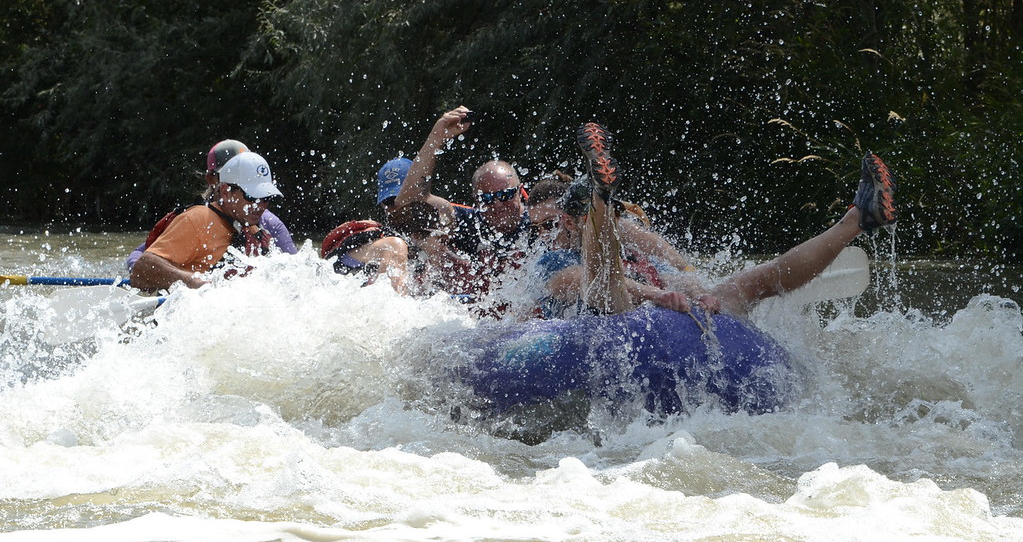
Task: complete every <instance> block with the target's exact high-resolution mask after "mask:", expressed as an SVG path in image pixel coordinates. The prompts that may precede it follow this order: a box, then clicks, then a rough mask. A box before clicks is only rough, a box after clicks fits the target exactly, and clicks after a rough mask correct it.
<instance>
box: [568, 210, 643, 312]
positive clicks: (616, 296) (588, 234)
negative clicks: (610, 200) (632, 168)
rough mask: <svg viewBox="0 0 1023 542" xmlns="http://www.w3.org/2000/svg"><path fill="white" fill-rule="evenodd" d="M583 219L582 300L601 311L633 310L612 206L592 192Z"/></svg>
mask: <svg viewBox="0 0 1023 542" xmlns="http://www.w3.org/2000/svg"><path fill="white" fill-rule="evenodd" d="M583 220H584V224H583V227H582V243H583V246H582V252H583V278H582V284H581V286H582V290H581V293H582V299H583V302H584V303H586V305H587V306H589V307H590V308H593V309H595V310H597V311H600V312H601V313H604V314H618V313H621V312H625V311H628V310H632V309H634V308H635V304H634V303H633V302H632V296H630V295H629V292H628V289H627V285H626V282H625V270H624V267H623V264H622V257H621V243H620V241H619V239H618V228H617V225H616V224H617V221H616V220H615V214H614V209H613V208H612V207H611V206H610V205H607V204H606V203H605V202H604V200H603V199H601V198H600V197H599V196H597V195H596V194H594V196H593V202H592V206H591V207H590V212H589V214H587V216H586V217H585V218H584V219H583Z"/></svg>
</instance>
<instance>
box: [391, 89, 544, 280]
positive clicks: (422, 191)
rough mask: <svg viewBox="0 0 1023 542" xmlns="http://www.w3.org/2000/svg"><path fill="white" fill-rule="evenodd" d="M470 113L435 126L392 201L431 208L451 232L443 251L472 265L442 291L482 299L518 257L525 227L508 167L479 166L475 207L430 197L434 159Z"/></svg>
mask: <svg viewBox="0 0 1023 542" xmlns="http://www.w3.org/2000/svg"><path fill="white" fill-rule="evenodd" d="M469 113H470V111H469V110H468V109H467V108H465V107H462V106H460V107H457V108H455V109H453V110H451V111H448V112H446V113H444V115H442V116H441V117H440V119H438V120H437V122H436V123H434V126H433V129H432V130H431V131H430V134H429V136H427V138H426V142H425V143H423V146H422V148H421V149H420V150H419V153H418V154H417V155H416V157H415V159H414V160H413V162H412V165H411V167H410V169H409V172H408V176H407V177H406V178H405V181H404V182H403V183H402V185H401V190H400V192H399V193H398V196H397V198H396V199H395V206H396V207H403V206H405V205H408V204H410V203H413V202H416V201H419V202H424V203H427V204H429V205H431V206H433V207H435V208H436V209H437V210H438V211H439V212H440V214H441V218H442V219H443V221H444V222H445V223H450V224H452V225H453V228H452V230H451V232H450V235H449V236H448V237H447V241H448V245H449V246H450V247H451V249H452V250H454V251H455V252H457V253H459V254H462V255H464V258H463V259H464V260H465V261H468V262H471V265H470V266H468V267H465V268H464V269H463V271H462V274H461V276H459V277H458V281H456V283H453V284H450V285H448V286H447V287H446V288H445V290H447V291H448V292H449V293H453V294H474V295H475V294H482V293H485V292H486V291H487V290H488V289H489V287H490V280H491V279H493V278H494V277H496V276H498V275H500V274H501V273H502V272H503V271H504V269H505V268H506V266H509V265H513V263H514V262H513V260H514V259H515V258H516V257H518V256H521V255H522V254H523V250H522V249H523V245H524V243H520V241H524V237H525V236H524V235H522V233H523V232H524V231H525V230H526V228H527V226H528V225H529V216H528V215H527V214H526V209H525V205H524V199H525V198H526V192H525V190H524V189H523V188H522V183H521V181H520V180H519V176H518V173H517V172H516V171H515V168H514V167H512V165H511V164H509V163H507V162H504V161H500V160H493V161H490V162H487V163H485V164H483V165H482V166H480V167H479V168H478V169H477V170H476V172H475V173H474V174H473V176H472V186H473V192H474V194H475V199H476V205H475V206H474V207H467V206H465V205H458V204H454V203H451V202H450V201H448V200H446V199H444V198H442V197H440V196H437V195H435V194H434V193H433V175H434V170H435V168H436V165H437V155H438V154H439V153H440V152H441V151H442V149H443V148H444V146H445V145H447V143H448V142H449V141H451V140H452V139H454V138H456V137H458V136H459V135H461V134H463V133H464V132H465V131H466V130H468V129H469V127H470V125H471V124H472V121H471V120H470V119H469Z"/></svg>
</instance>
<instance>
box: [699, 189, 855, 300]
mask: <svg viewBox="0 0 1023 542" xmlns="http://www.w3.org/2000/svg"><path fill="white" fill-rule="evenodd" d="M859 220H860V210H859V209H857V208H856V207H853V208H852V209H849V211H847V212H846V214H845V216H843V217H842V219H841V220H839V221H838V223H837V224H835V225H834V226H832V227H830V228H828V229H827V230H826V231H825V232H824V233H821V234H820V235H818V236H816V237H814V238H812V239H810V240H808V241H804V242H803V243H800V244H799V245H797V246H796V247H794V248H792V249H790V250H789V251H788V252H786V253H784V254H782V255H781V256H778V257H777V258H775V259H773V260H771V261H769V262H765V263H762V264H760V265H757V266H755V267H752V268H750V269H747V270H745V271H741V272H739V273H736V274H735V275H733V276H731V277H729V278H728V279H727V280H726V281H725V282H723V283H721V284H718V285H717V286H715V287H714V288H713V289H712V290H711V295H713V296H715V297H717V299H718V301H720V302H721V308H722V310H724V311H725V312H729V313H732V314H745V313H746V312H748V311H749V310H750V309H751V308H753V306H754V305H756V303H757V302H758V301H761V300H764V299H767V298H768V297H772V296H776V295H780V294H782V293H785V292H790V291H792V290H795V289H796V288H799V287H800V286H803V285H804V284H806V283H808V282H810V281H811V280H813V279H814V277H816V276H817V275H819V274H821V272H822V271H824V269H825V268H826V267H827V266H828V265H829V264H830V263H831V262H832V261H834V260H835V258H837V257H838V254H839V253H840V252H842V249H844V248H845V247H846V245H848V244H849V242H850V241H852V240H853V239H855V238H856V237H857V236H858V235H859V234H860V233H862V232H863V230H862V229H860V226H859Z"/></svg>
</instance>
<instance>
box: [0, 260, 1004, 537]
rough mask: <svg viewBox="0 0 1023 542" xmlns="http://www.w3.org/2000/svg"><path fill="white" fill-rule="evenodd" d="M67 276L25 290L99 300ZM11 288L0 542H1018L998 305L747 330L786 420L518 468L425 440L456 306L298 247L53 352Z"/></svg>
mask: <svg viewBox="0 0 1023 542" xmlns="http://www.w3.org/2000/svg"><path fill="white" fill-rule="evenodd" d="M128 245H129V246H130V243H128ZM58 250H59V249H58ZM70 252H71V254H65V253H57V254H56V255H55V253H54V251H52V250H51V251H50V252H49V253H48V254H50V256H49V257H48V258H47V259H48V260H49V262H48V263H47V265H52V266H53V267H51V268H49V269H48V270H47V272H56V271H63V272H64V274H75V273H88V272H90V271H91V272H93V273H95V274H97V275H99V274H104V273H106V274H111V273H114V272H116V271H111V270H112V269H116V268H115V264H114V263H111V262H112V257H110V256H106V257H105V258H108V259H109V260H110V261H107V260H104V259H102V258H100V259H99V260H93V261H96V262H98V263H95V264H90V263H83V261H82V260H81V257H80V256H79V255H78V254H75V253H74V251H73V250H72V251H70ZM116 252H117V251H116V250H113V251H111V253H116ZM89 265H95V267H89ZM17 288H18V287H6V288H3V289H0V300H2V302H3V305H2V310H3V312H2V317H3V330H2V335H0V345H2V347H3V351H2V352H0V360H2V365H0V371H2V374H3V377H4V379H5V382H4V387H3V388H2V390H0V412H3V413H4V415H3V416H2V417H0V476H3V479H4V480H5V482H6V483H5V484H4V487H3V489H0V521H2V523H0V531H3V532H6V533H7V534H0V538H12V539H17V538H24V539H26V540H72V539H74V540H79V539H81V538H83V537H85V536H87V537H92V538H97V539H99V538H102V539H118V540H152V539H154V537H155V538H159V539H161V540H253V541H256V540H268V539H281V540H331V539H340V538H356V539H367V540H373V539H380V540H394V539H408V540H427V539H479V538H491V539H515V540H519V539H538V540H622V539H670V540H706V539H720V540H750V539H775V538H778V539H791V540H807V541H817V540H820V541H824V540H866V539H878V540H881V539H884V540H909V539H918V538H917V537H922V538H921V539H923V538H928V539H933V540H1011V539H1021V538H1023V519H1021V518H1023V493H1021V491H1020V489H1019V488H1021V487H1023V467H1020V465H1021V464H1023V446H1020V439H1019V438H1018V435H1020V434H1021V431H1023V407H1021V406H1020V405H1021V404H1023V402H1021V391H1020V390H1023V382H1021V378H1023V371H1020V365H1021V363H1023V335H1021V329H1023V316H1021V313H1020V308H1019V306H1018V305H1017V304H1016V303H1015V302H1014V301H1012V300H1010V299H1008V298H1005V297H997V296H994V295H987V294H982V295H974V296H973V297H972V299H970V300H969V302H968V303H965V304H964V305H962V306H960V307H959V308H957V309H955V310H954V311H952V312H951V313H950V316H949V317H948V318H939V317H937V316H935V315H933V314H932V313H930V312H928V311H925V310H920V309H899V308H885V309H880V310H873V311H870V312H871V313H870V314H864V315H860V316H858V315H857V313H860V312H862V309H863V307H862V306H860V307H858V306H857V305H856V304H854V303H836V304H835V305H833V306H832V305H829V307H827V308H826V309H825V310H810V311H804V310H801V309H800V308H799V307H790V306H786V305H785V303H784V301H783V300H779V301H778V302H777V303H772V304H765V305H764V306H763V307H761V309H760V310H758V311H757V312H756V313H755V314H754V316H753V318H754V321H755V323H756V324H757V325H758V326H759V327H761V328H762V329H764V330H765V331H768V332H769V333H770V334H771V335H773V336H774V337H776V338H777V339H778V340H779V341H780V342H782V343H783V344H784V345H785V346H786V347H787V348H788V349H789V350H790V351H791V352H792V354H793V356H794V359H795V363H796V365H797V369H798V371H799V373H800V376H801V382H802V384H803V387H802V391H801V393H800V395H799V397H798V399H797V400H796V401H795V402H794V404H793V405H792V406H791V408H789V409H785V410H782V411H780V412H776V413H770V414H765V415H758V416H751V415H746V414H727V413H725V412H722V411H721V410H720V409H717V408H715V407H714V406H713V405H705V406H702V407H699V408H696V409H695V410H693V411H691V412H688V413H686V414H685V415H682V416H675V417H668V418H653V417H650V416H644V415H642V414H637V413H636V412H635V411H629V412H630V413H629V414H628V415H627V416H625V417H623V416H621V415H616V414H615V413H614V412H613V411H611V410H607V409H604V408H593V409H592V410H586V409H584V410H583V411H582V412H581V413H579V416H581V417H582V418H583V419H584V422H585V425H586V426H585V428H582V429H579V428H574V429H573V428H566V429H564V430H561V431H558V432H555V433H554V434H553V435H551V437H550V438H548V439H546V440H543V441H542V442H540V443H538V444H536V445H527V444H524V443H523V442H520V441H517V440H514V439H509V438H505V437H502V436H501V433H500V431H495V427H496V426H495V425H494V424H489V423H474V421H478V420H474V418H473V416H472V415H471V413H470V414H469V415H463V416H462V418H460V419H457V420H455V419H453V412H452V406H453V405H457V404H459V401H461V400H462V399H463V396H462V395H459V394H464V393H466V392H465V390H459V389H458V388H457V386H455V385H453V384H451V385H440V384H438V381H437V380H436V379H435V378H433V377H435V376H436V372H435V371H433V369H434V367H433V365H434V364H437V363H442V360H444V359H446V358H453V357H457V356H459V355H460V354H461V353H460V352H457V351H454V350H453V346H452V345H451V344H449V343H446V342H445V341H444V338H445V337H450V336H452V334H458V333H461V332H468V331H470V330H473V329H474V328H476V327H477V325H478V324H477V322H475V321H474V320H473V319H472V318H470V317H469V316H467V315H466V312H465V310H464V307H463V306H461V305H459V304H457V303H455V302H453V301H452V300H450V299H446V298H444V297H443V296H438V297H435V298H432V299H427V300H411V299H406V298H401V297H399V296H397V295H395V294H394V293H393V292H392V291H391V290H390V289H389V287H388V286H387V285H386V284H379V285H374V286H370V287H367V288H360V287H359V283H358V282H357V281H355V280H354V279H350V278H348V277H340V276H337V275H334V274H333V273H332V272H331V270H330V268H329V267H328V266H325V265H323V264H322V263H321V262H320V261H319V260H318V259H317V258H316V255H315V253H314V251H313V250H312V248H311V247H309V246H307V247H305V248H303V250H302V251H301V252H300V254H299V255H298V256H293V257H292V256H274V257H271V258H269V259H268V260H266V261H265V262H263V263H262V264H261V265H260V267H259V268H258V269H257V270H256V271H255V272H253V273H252V274H251V275H250V276H248V277H246V278H244V279H235V280H229V281H221V282H218V283H216V284H214V285H212V286H211V287H207V288H204V289H202V290H197V291H193V290H175V291H173V292H172V293H171V295H170V296H169V300H168V302H167V303H166V304H165V305H164V306H163V307H161V308H159V309H157V310H156V312H155V313H153V314H151V315H142V316H140V317H137V318H135V319H134V320H132V321H131V322H129V324H128V325H127V326H125V327H124V328H123V329H122V328H116V326H115V328H111V329H99V330H97V333H96V335H95V337H91V338H89V339H87V340H83V341H78V342H75V343H68V344H61V345H49V344H47V343H45V341H43V340H41V330H40V329H39V325H40V322H42V320H41V319H40V318H41V317H40V315H41V314H42V313H44V312H45V311H46V308H47V300H48V298H47V293H48V292H46V291H45V290H33V289H30V288H27V287H20V288H22V289H20V290H18V289H17ZM426 354H428V355H426ZM431 378H432V379H431ZM424 397H425V398H426V399H431V400H424ZM463 414H464V412H463ZM595 435H599V439H595ZM597 440H599V444H598V443H597ZM35 530H38V531H35Z"/></svg>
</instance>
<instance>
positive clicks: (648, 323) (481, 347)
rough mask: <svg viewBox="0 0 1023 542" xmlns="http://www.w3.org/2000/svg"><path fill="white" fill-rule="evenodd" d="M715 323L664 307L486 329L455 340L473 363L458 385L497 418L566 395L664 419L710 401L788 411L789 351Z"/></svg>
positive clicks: (730, 323) (745, 327) (736, 322)
mask: <svg viewBox="0 0 1023 542" xmlns="http://www.w3.org/2000/svg"><path fill="white" fill-rule="evenodd" d="M705 318H706V317H705V316H699V319H700V321H701V323H703V328H705V329H708V330H710V331H711V332H710V333H705V332H704V329H703V328H701V324H697V322H696V321H694V319H693V317H692V316H691V315H688V314H682V313H678V312H675V311H671V310H667V309H660V308H641V309H638V310H635V311H632V312H629V313H625V314H620V315H615V316H599V317H598V316H587V317H581V318H575V319H571V320H537V321H532V322H526V323H522V324H514V325H511V326H509V325H507V324H494V325H487V326H481V327H480V328H478V329H476V330H474V331H473V332H472V333H469V334H467V335H462V336H461V337H459V338H457V339H455V340H456V341H457V342H460V343H461V344H456V345H455V346H456V348H459V349H461V350H462V351H463V352H465V351H468V352H466V353H469V354H470V356H468V357H467V358H463V359H469V360H471V361H467V362H466V363H464V364H460V365H459V367H457V369H456V377H457V378H458V379H459V380H460V381H461V382H462V383H463V384H465V385H467V386H469V387H471V389H472V390H473V391H474V392H475V395H476V396H478V397H479V398H480V399H483V400H484V401H485V402H487V404H488V405H487V406H488V407H489V409H490V410H491V412H495V413H501V412H506V411H509V410H513V409H515V408H517V407H528V406H530V405H532V404H536V403H541V402H552V401H557V400H558V399H559V398H561V397H563V396H565V395H566V394H575V395H576V396H578V395H579V394H582V395H583V396H585V397H589V398H591V399H592V398H595V397H603V398H607V399H609V400H610V402H611V404H612V405H617V404H622V402H623V401H637V400H638V401H641V404H642V405H643V406H644V407H645V408H646V410H648V411H650V412H653V413H656V414H660V415H666V414H675V413H679V412H683V411H685V410H686V409H687V408H689V407H692V406H695V405H698V404H703V403H706V402H708V401H716V402H717V403H718V404H719V405H720V406H721V407H722V408H724V409H726V410H729V411H746V412H749V413H764V412H770V411H773V410H776V409H778V408H780V407H782V406H784V405H785V404H786V403H787V401H788V399H789V397H790V396H791V391H792V390H793V387H794V380H795V379H794V374H793V371H792V369H791V366H790V363H789V353H788V352H787V351H786V350H785V349H784V348H783V347H782V346H781V345H779V344H778V343H777V342H776V341H775V340H774V339H772V338H771V337H769V336H768V335H766V334H765V333H763V332H761V331H759V330H758V329H756V328H755V327H753V326H752V325H750V324H749V323H746V322H745V321H743V320H740V319H737V318H735V317H732V316H729V315H725V314H720V315H714V316H713V317H712V318H711V320H712V321H711V323H710V324H709V325H706V324H705V323H704V322H706V321H705ZM463 341H464V342H463Z"/></svg>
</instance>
